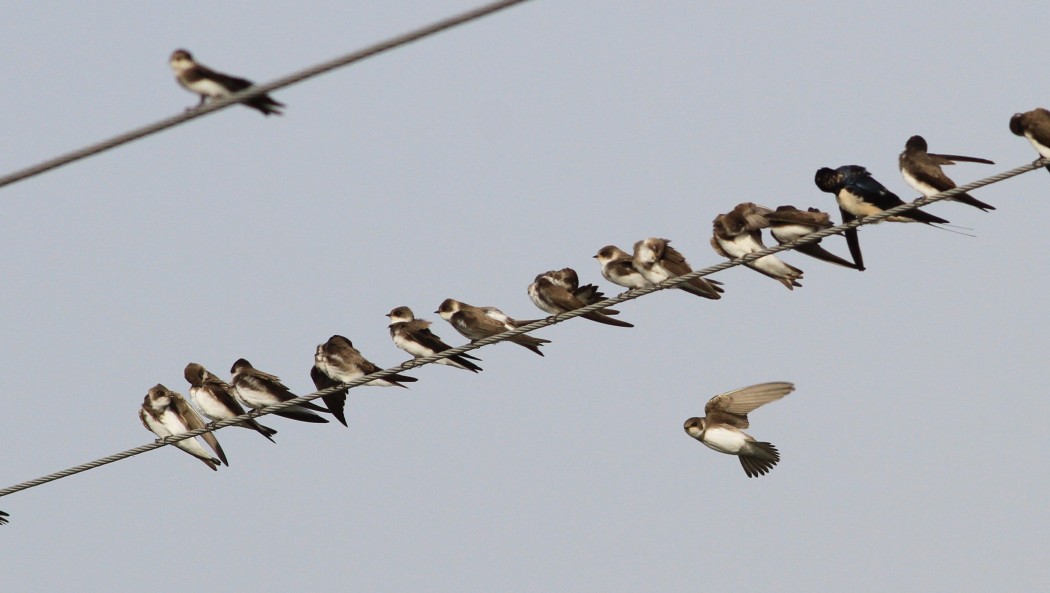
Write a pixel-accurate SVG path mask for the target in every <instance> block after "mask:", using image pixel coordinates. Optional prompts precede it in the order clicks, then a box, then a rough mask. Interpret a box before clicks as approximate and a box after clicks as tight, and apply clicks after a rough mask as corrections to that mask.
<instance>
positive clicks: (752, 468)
mask: <svg viewBox="0 0 1050 593" xmlns="http://www.w3.org/2000/svg"><path fill="white" fill-rule="evenodd" d="M794 390H795V386H794V385H792V384H791V383H783V382H777V383H760V384H758V385H752V386H750V387H742V388H740V389H735V390H733V391H728V392H726V393H723V394H721V395H716V396H714V397H712V398H711V400H710V401H709V402H707V405H706V406H705V407H704V414H705V416H704V417H703V418H695V417H694V418H690V419H688V420H686V421H685V426H684V428H685V432H686V434H688V435H689V436H691V437H693V438H694V439H696V440H698V441H700V442H701V443H703V444H705V445H707V446H708V447H709V448H711V449H714V450H715V451H718V452H719V453H725V454H727V455H736V456H737V458H739V459H740V465H741V466H743V468H744V473H746V474H747V477H749V478H754V477H756V476H761V475H765V474H766V473H767V472H769V470H771V469H773V466H774V465H776V464H777V462H779V461H780V453H779V452H778V451H777V448H776V447H774V446H773V445H772V443H766V442H761V441H756V440H755V438H754V437H752V436H751V435H749V434H747V433H746V432H744V431H743V430H741V429H744V428H748V426H749V424H748V419H747V415H748V413H750V412H751V411H752V410H754V409H755V408H757V407H759V406H762V405H764V404H768V403H769V402H772V401H776V400H778V399H780V398H782V397H784V396H785V395H787V394H789V393H791V392H792V391H794Z"/></svg>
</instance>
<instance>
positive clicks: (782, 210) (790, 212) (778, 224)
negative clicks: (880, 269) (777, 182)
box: [764, 206, 864, 271]
mask: <svg viewBox="0 0 1050 593" xmlns="http://www.w3.org/2000/svg"><path fill="white" fill-rule="evenodd" d="M764 217H765V219H766V221H768V222H769V231H770V233H772V235H773V238H774V239H776V240H777V243H779V244H781V245H786V244H787V243H791V242H792V241H795V240H797V239H800V238H802V237H805V236H806V235H809V234H812V233H815V232H817V231H822V230H824V229H829V228H831V227H833V226H835V225H834V224H833V223H832V222H831V217H830V216H828V213H827V212H822V211H820V210H819V209H817V208H809V209H808V210H804V211H803V210H799V209H798V208H795V207H794V206H777V209H776V210H772V211H769V212H767V213H766V214H764ZM821 241H822V239H817V240H816V241H814V242H813V243H806V244H805V245H798V246H796V247H795V251H798V252H799V253H804V254H806V255H808V256H810V257H813V258H816V259H819V260H821V261H826V262H828V263H832V264H836V265H839V266H845V267H847V268H853V269H854V270H860V271H864V267H863V266H859V265H857V263H856V262H849V261H847V260H845V259H843V258H841V257H839V256H837V255H835V254H834V253H831V252H830V251H828V250H826V249H824V248H823V247H821V246H820V242H821Z"/></svg>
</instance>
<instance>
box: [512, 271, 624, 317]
mask: <svg viewBox="0 0 1050 593" xmlns="http://www.w3.org/2000/svg"><path fill="white" fill-rule="evenodd" d="M565 270H568V271H569V272H572V273H571V275H567V274H566V273H565V271H564V270H559V271H551V272H547V273H545V274H540V275H538V276H536V279H535V280H534V281H533V283H532V284H530V285H529V289H528V292H529V298H531V299H532V302H533V303H534V304H535V305H536V306H537V307H539V308H540V310H542V311H546V312H547V313H550V314H551V315H558V314H560V313H567V312H569V311H572V310H574V309H579V308H581V307H586V306H587V305H589V304H592V303H596V302H598V301H599V300H601V296H602V295H601V293H599V292H597V290H596V289H595V290H593V291H591V290H586V291H584V295H583V296H584V298H583V299H581V298H580V297H579V296H577V295H576V291H577V290H579V287H578V284H579V279H578V278H577V277H576V272H575V271H573V270H572V269H571V268H565ZM587 287H588V288H593V286H592V285H589V284H588V285H587ZM596 295H597V296H598V298H597V299H596V300H595V298H594V297H595V296H596ZM588 301H590V302H588ZM616 313H618V311H615V310H613V309H599V310H597V311H592V312H590V313H586V314H584V315H581V316H580V317H583V318H584V319H590V320H591V321H597V322H598V323H604V324H606V325H615V326H617V327H634V325H632V324H630V323H627V322H626V321H620V320H619V319H613V318H612V317H609V315H613V314H616Z"/></svg>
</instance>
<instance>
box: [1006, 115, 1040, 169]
mask: <svg viewBox="0 0 1050 593" xmlns="http://www.w3.org/2000/svg"><path fill="white" fill-rule="evenodd" d="M1010 131H1011V132H1013V133H1014V134H1015V135H1017V136H1023V137H1025V138H1028V141H1029V142H1031V143H1032V146H1033V147H1034V148H1035V150H1036V152H1038V153H1039V158H1041V159H1050V111H1047V110H1046V109H1043V108H1042V107H1038V108H1036V109H1033V110H1031V111H1026V112H1024V113H1015V114H1014V116H1013V117H1011V118H1010ZM1046 170H1047V171H1050V165H1046Z"/></svg>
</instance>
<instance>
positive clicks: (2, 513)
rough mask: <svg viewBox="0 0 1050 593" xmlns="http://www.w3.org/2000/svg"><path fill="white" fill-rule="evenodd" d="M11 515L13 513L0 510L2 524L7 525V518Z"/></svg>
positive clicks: (0, 522)
mask: <svg viewBox="0 0 1050 593" xmlns="http://www.w3.org/2000/svg"><path fill="white" fill-rule="evenodd" d="M10 516H11V515H8V514H7V513H5V512H3V511H0V525H7V518H8V517H10Z"/></svg>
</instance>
